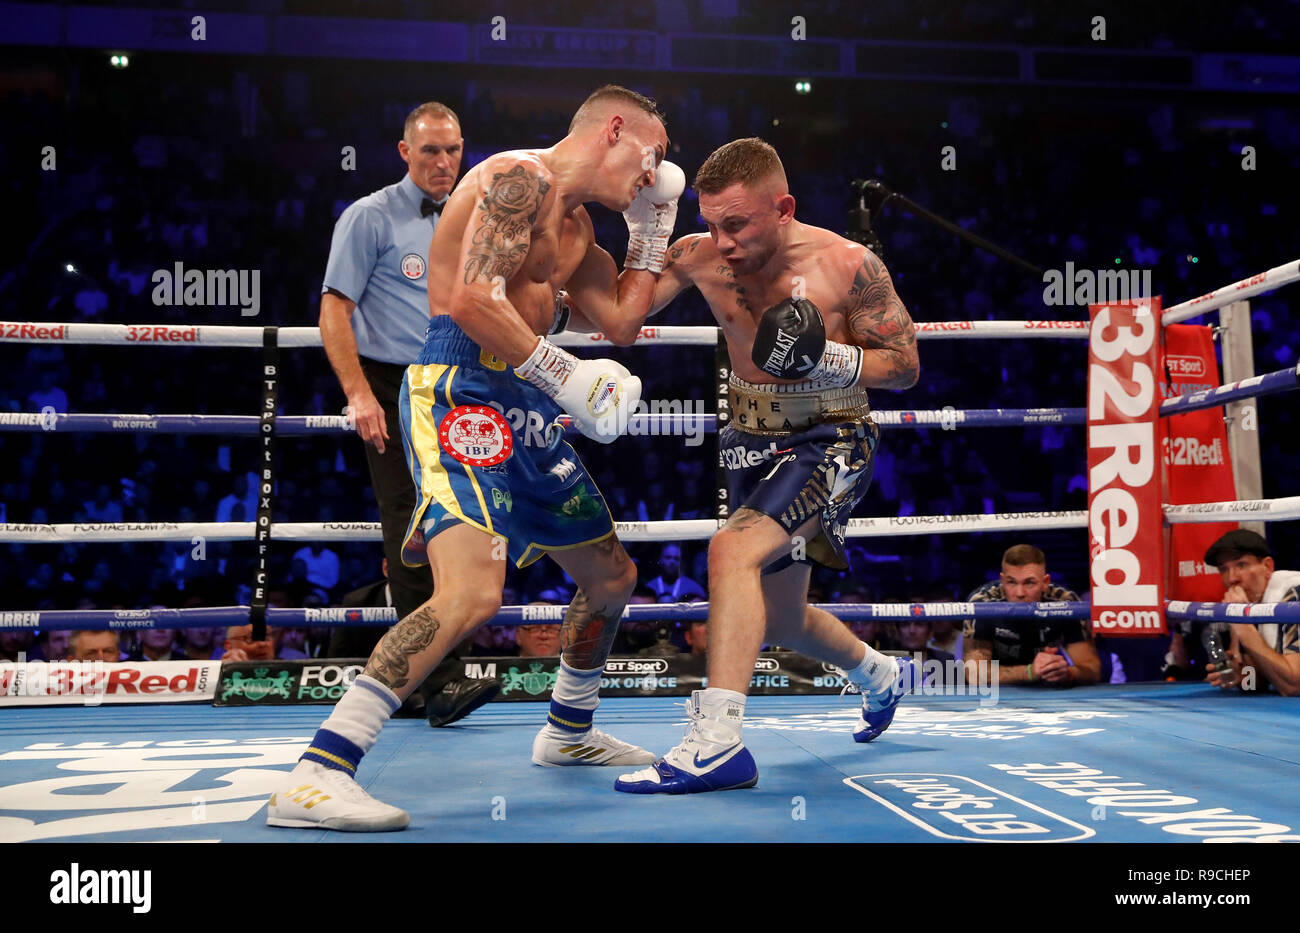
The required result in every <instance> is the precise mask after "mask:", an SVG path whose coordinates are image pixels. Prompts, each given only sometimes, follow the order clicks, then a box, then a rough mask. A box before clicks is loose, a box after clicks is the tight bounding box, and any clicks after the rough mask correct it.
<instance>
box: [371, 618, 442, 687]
mask: <svg viewBox="0 0 1300 933" xmlns="http://www.w3.org/2000/svg"><path fill="white" fill-rule="evenodd" d="M438 626H439V623H438V619H437V618H436V617H435V616H434V614H433V610H432V609H430V608H429V607H428V606H421V607H420V608H419V609H417V610H415V611H414V612H412V613H411V614H410V615H409V616H407V617H406V618H405V619H403V620H402V621H401V622H399V623H398V624H397V625H395V626H394V627H393V628H391V629H389V631H388V634H386V635H385V636H384V637H383V638H382V639H380V642H379V644H378V645H377V646H376V647H375V653H374V654H372V655H371V656H370V661H369V662H368V663H367V664H366V669H365V671H364V673H365V674H366V676H368V677H373V678H375V680H377V681H379V682H380V683H381V684H383V685H384V686H386V687H387V688H388V689H389V690H393V691H397V690H400V689H402V688H403V687H405V686H406V683H407V679H408V678H409V677H410V674H411V656H412V655H416V654H419V653H420V652H421V651H423V650H424V649H425V648H427V647H429V645H431V644H432V643H433V636H434V635H436V634H437V633H438Z"/></svg>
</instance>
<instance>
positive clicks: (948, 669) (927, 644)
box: [897, 618, 956, 685]
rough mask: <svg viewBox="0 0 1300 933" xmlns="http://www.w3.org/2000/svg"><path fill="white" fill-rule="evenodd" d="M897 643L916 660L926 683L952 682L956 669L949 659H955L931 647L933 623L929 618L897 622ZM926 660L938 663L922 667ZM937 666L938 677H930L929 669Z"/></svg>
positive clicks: (947, 653) (945, 652)
mask: <svg viewBox="0 0 1300 933" xmlns="http://www.w3.org/2000/svg"><path fill="white" fill-rule="evenodd" d="M897 628H898V643H899V645H901V646H902V649H903V650H904V651H906V652H907V653H908V654H910V655H911V656H912V658H913V659H914V660H915V661H916V664H917V670H919V671H921V672H922V674H923V675H924V676H925V677H926V680H927V682H928V683H933V684H936V685H940V684H949V683H954V682H955V679H956V671H955V670H954V668H953V666H952V665H950V664H949V663H948V662H949V661H955V660H956V658H955V656H954V655H952V654H950V653H949V652H947V651H942V650H940V649H938V648H935V647H932V644H933V642H932V639H933V637H934V623H933V622H931V621H930V620H929V619H925V618H920V619H903V620H902V621H900V622H899V623H898V626H897ZM926 661H937V662H939V663H938V665H931V666H930V667H929V668H923V667H922V665H924V664H925V662H926ZM936 667H937V668H938V679H931V678H930V676H929V675H930V671H931V670H934V669H935V668H936Z"/></svg>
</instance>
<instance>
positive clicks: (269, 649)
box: [221, 625, 275, 661]
mask: <svg viewBox="0 0 1300 933" xmlns="http://www.w3.org/2000/svg"><path fill="white" fill-rule="evenodd" d="M221 660H223V661H274V660H275V638H274V636H273V634H272V632H271V629H270V627H269V626H268V627H267V629H266V637H265V638H263V639H262V640H261V641H253V626H252V625H232V626H230V627H229V628H228V629H226V645H225V649H224V651H223V653H222V655H221Z"/></svg>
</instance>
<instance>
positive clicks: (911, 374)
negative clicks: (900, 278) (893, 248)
mask: <svg viewBox="0 0 1300 933" xmlns="http://www.w3.org/2000/svg"><path fill="white" fill-rule="evenodd" d="M844 321H845V324H846V326H847V327H848V331H849V334H850V335H851V336H852V338H853V342H854V343H857V344H858V345H859V346H861V347H863V348H864V349H866V350H868V351H873V350H874V351H877V352H878V353H881V354H883V355H884V356H885V357H886V359H887V361H888V369H887V371H886V373H885V377H884V384H883V386H882V388H903V389H905V388H908V387H909V386H911V385H913V384H915V381H916V372H917V369H918V368H919V364H918V362H917V356H916V328H914V327H913V326H912V318H911V317H910V316H909V315H908V313H907V309H906V308H905V307H903V302H902V301H900V300H899V298H898V294H897V293H896V292H895V291H894V284H893V282H891V281H890V279H889V271H888V270H887V269H886V268H885V264H884V263H882V262H881V261H880V260H879V259H878V258H877V257H876V255H875V254H874V253H872V252H870V251H868V252H867V254H866V256H865V257H864V258H863V260H862V265H861V266H859V267H858V270H857V271H856V272H855V273H854V275H853V285H852V286H850V288H849V298H848V310H847V311H846V312H845V314H844Z"/></svg>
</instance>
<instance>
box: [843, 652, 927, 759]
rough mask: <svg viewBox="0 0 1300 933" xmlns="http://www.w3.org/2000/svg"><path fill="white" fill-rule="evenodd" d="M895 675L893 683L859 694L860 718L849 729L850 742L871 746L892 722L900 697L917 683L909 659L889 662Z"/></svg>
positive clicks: (896, 659) (913, 664)
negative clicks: (860, 697) (864, 743)
mask: <svg viewBox="0 0 1300 933" xmlns="http://www.w3.org/2000/svg"><path fill="white" fill-rule="evenodd" d="M892 660H893V661H894V663H895V664H896V665H897V666H898V674H897V676H896V677H895V678H894V681H893V683H891V684H890V685H889V686H887V687H884V688H882V689H880V690H875V691H870V690H863V691H862V717H861V718H860V719H859V720H858V721H857V723H856V724H855V725H854V726H853V741H855V742H871V741H874V740H875V739H878V738H880V735H881V733H883V732H884V731H885V730H886V729H888V728H889V724H890V723H891V722H893V721H894V711H895V710H897V709H898V704H899V703H900V702H902V699H903V697H905V696H907V694H909V693H911V692H912V690H913V689H914V688H915V687H916V685H917V683H918V682H919V677H920V671H918V670H917V667H916V662H914V661H913V660H912V659H911V658H893V659H892Z"/></svg>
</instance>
